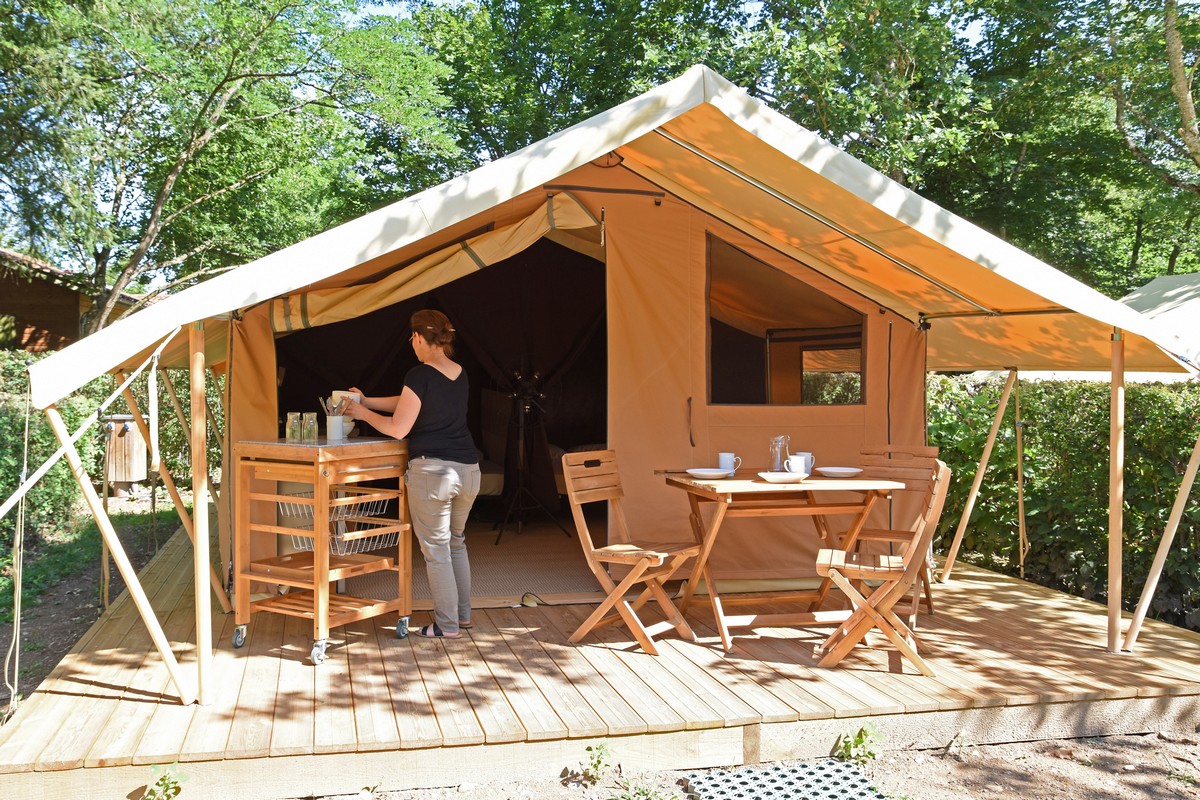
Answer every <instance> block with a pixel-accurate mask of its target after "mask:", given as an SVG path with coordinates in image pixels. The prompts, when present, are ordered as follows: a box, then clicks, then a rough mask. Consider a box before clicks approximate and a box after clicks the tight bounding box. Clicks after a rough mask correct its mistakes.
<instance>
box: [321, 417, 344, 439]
mask: <svg viewBox="0 0 1200 800" xmlns="http://www.w3.org/2000/svg"><path fill="white" fill-rule="evenodd" d="M325 438H326V439H345V438H346V418H345V417H341V416H339V417H329V416H327V417H325Z"/></svg>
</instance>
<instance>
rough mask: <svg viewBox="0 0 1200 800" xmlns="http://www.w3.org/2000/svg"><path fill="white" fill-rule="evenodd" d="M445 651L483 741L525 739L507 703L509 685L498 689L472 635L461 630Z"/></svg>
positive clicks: (517, 717)
mask: <svg viewBox="0 0 1200 800" xmlns="http://www.w3.org/2000/svg"><path fill="white" fill-rule="evenodd" d="M472 633H473V631H472ZM506 649H507V648H506ZM446 654H447V655H448V656H449V657H450V663H452V664H453V665H454V671H455V673H457V675H458V682H459V684H460V685H461V686H462V690H463V693H464V694H465V695H466V697H467V700H468V702H470V704H471V708H472V709H473V710H474V711H475V718H476V719H477V720H479V726H480V727H481V728H482V729H483V737H484V741H485V742H487V743H488V744H499V743H502V742H520V741H524V740H525V739H526V738H527V733H526V730H525V726H524V725H523V724H522V723H521V719H520V717H519V715H518V714H517V712H516V711H515V710H514V708H513V706H512V705H511V704H510V702H509V698H508V689H509V686H507V685H505V686H504V689H501V688H500V684H498V683H497V681H496V677H495V676H493V675H492V673H491V671H490V670H489V669H488V664H487V663H486V661H485V660H484V659H483V658H482V656H481V655H480V652H479V647H478V645H477V644H476V643H475V639H474V636H473V635H470V634H468V632H467V631H463V632H462V634H461V635H460V636H459V639H458V641H457V642H455V643H454V644H452V645H449V646H447V647H446ZM505 677H507V676H505ZM516 694H518V695H519V694H520V693H519V692H517V693H516ZM538 697H541V695H540V694H539V695H538ZM543 699H544V698H543Z"/></svg>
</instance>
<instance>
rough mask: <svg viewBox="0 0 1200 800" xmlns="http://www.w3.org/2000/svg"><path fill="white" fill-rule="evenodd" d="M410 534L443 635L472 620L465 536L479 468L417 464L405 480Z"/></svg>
mask: <svg viewBox="0 0 1200 800" xmlns="http://www.w3.org/2000/svg"><path fill="white" fill-rule="evenodd" d="M404 483H405V486H406V490H407V492H408V511H409V514H410V515H411V517H412V526H413V532H414V533H416V535H417V541H419V542H420V543H421V553H422V554H423V555H424V556H425V570H426V572H427V573H428V575H429V589H430V591H431V592H432V595H433V619H434V621H435V622H436V623H437V626H438V627H439V628H441V629H442V631H443V632H444V633H455V632H457V631H458V622H459V620H462V621H464V622H466V621H468V620H470V619H471V564H470V562H469V561H468V560H467V539H466V536H464V535H463V530H464V529H465V528H466V526H467V514H468V513H470V511H471V505H472V504H473V503H474V502H475V496H476V495H478V494H479V465H478V464H459V463H457V462H455V461H443V460H442V459H439V458H415V459H413V460H412V461H410V462H409V464H408V472H407V473H405V475H404Z"/></svg>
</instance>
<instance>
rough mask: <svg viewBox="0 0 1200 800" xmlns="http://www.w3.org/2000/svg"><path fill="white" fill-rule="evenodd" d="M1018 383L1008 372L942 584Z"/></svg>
mask: <svg viewBox="0 0 1200 800" xmlns="http://www.w3.org/2000/svg"><path fill="white" fill-rule="evenodd" d="M1016 382H1017V370H1016V369H1015V368H1014V369H1010V370H1009V371H1008V380H1007V381H1005V383H1004V391H1003V392H1002V393H1001V394H1000V402H999V403H997V404H996V418H995V419H994V420H992V429H991V431H989V432H988V438H987V444H985V445H984V446H983V455H981V456H980V457H979V468H978V469H976V470H975V481H974V482H973V483H972V484H971V491H970V492H969V493H968V494H967V505H966V507H965V508H963V513H962V518H961V519H960V520H959V521H958V530H957V531H955V532H954V541H953V542H951V544H950V552H949V553H947V554H946V563H945V565H944V566H943V567H942V582H943V583H944V582H946V581H948V580H950V571H951V570H952V569H954V560H955V559H956V558H957V557H958V548H959V546H960V545H961V544H962V540H963V534H965V533H966V532H967V522H968V521H970V519H971V511H973V510H974V509H975V500H976V499H977V498H978V497H979V487H980V485H982V484H983V473H984V472H986V471H987V465H988V460H989V459H990V458H991V457H992V446H993V445H995V444H996V434H997V433H999V431H1000V423H1001V422H1003V421H1004V409H1006V408H1008V396H1009V395H1010V394H1012V388H1013V384H1015V383H1016Z"/></svg>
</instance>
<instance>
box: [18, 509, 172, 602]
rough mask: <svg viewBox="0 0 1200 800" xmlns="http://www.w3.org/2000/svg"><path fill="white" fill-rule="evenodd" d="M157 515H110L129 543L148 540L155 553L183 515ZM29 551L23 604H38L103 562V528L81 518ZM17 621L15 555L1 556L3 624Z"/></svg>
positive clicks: (47, 534)
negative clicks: (53, 588)
mask: <svg viewBox="0 0 1200 800" xmlns="http://www.w3.org/2000/svg"><path fill="white" fill-rule="evenodd" d="M155 517H156V515H155V514H153V513H151V512H149V511H147V512H124V513H115V514H112V515H110V519H112V522H113V526H114V527H115V528H116V529H117V531H118V532H119V534H120V535H121V537H122V540H123V541H124V540H126V537H127V534H128V532H132V534H133V535H134V536H137V537H144V539H143V541H145V542H147V543H150V541H151V540H152V539H153V540H154V544H153V545H152V546H151V547H150V549H151V550H157V546H160V545H161V544H162V543H164V542H165V541H166V540H167V539H168V538H169V537H170V535H171V534H172V533H173V532H174V531H175V530H176V529H177V528H178V527H179V525H180V521H179V514H178V512H176V511H175V509H174V508H167V509H163V510H161V511H159V512H158V514H157V519H155ZM33 539H34V541H33V542H32V543H31V544H27V545H26V548H25V562H24V565H25V571H24V575H23V580H22V602H23V603H25V604H26V605H35V604H36V603H37V601H38V598H39V597H40V596H41V595H42V594H43V593H44V592H46V591H47V589H49V588H50V587H51V586H54V585H55V584H56V583H57V582H58V581H60V580H62V579H64V578H69V577H71V576H72V575H76V574H78V573H79V572H80V571H82V570H85V569H91V568H92V567H93V566H94V565H95V564H98V563H99V562H100V541H101V539H100V529H99V527H98V526H97V525H96V521H95V520H94V519H92V518H91V517H90V516H86V517H79V518H77V519H76V520H75V521H74V522H73V523H72V524H71V525H69V526H68V527H66V528H65V529H63V530H56V531H49V532H42V533H39V534H37V535H35V536H34V537H33ZM12 618H13V554H12V552H11V551H10V552H7V553H4V554H3V555H0V621H4V622H11V621H12Z"/></svg>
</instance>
